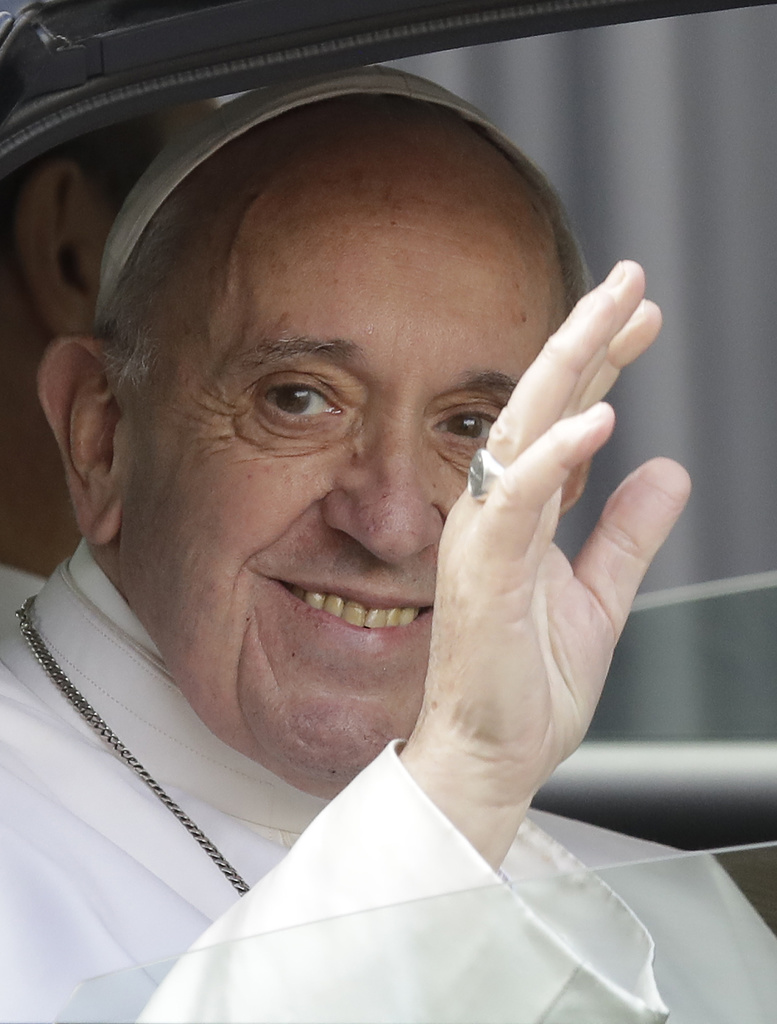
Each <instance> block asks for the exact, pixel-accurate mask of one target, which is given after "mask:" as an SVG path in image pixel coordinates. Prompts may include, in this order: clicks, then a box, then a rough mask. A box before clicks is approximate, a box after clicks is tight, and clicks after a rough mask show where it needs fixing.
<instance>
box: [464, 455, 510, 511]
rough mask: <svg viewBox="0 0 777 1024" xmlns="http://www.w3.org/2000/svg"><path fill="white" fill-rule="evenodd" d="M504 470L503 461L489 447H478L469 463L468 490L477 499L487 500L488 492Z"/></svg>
mask: <svg viewBox="0 0 777 1024" xmlns="http://www.w3.org/2000/svg"><path fill="white" fill-rule="evenodd" d="M504 471H505V468H504V466H503V465H502V463H501V462H499V461H498V460H497V459H495V458H494V456H493V455H492V454H491V452H490V451H489V450H488V449H487V448H478V450H477V451H476V452H475V454H474V455H473V456H472V462H470V464H469V474H468V476H467V490H468V491H469V493H470V494H471V495H472V497H473V498H474V499H475V500H476V501H485V500H486V497H487V496H488V492H489V491H490V490H491V488H492V487H493V485H494V484H495V483H496V481H497V480H498V479H499V477H500V476H501V475H502V474H503V473H504Z"/></svg>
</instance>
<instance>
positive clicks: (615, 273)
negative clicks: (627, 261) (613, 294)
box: [604, 260, 626, 288]
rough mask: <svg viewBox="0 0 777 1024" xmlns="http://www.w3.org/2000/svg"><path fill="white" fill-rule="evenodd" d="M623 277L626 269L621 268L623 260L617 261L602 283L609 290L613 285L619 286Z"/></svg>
mask: <svg viewBox="0 0 777 1024" xmlns="http://www.w3.org/2000/svg"><path fill="white" fill-rule="evenodd" d="M625 276H626V269H625V267H624V266H623V260H619V261H618V262H617V263H616V264H615V266H614V267H613V268H612V270H611V271H610V273H609V274H608V275H607V279H606V280H605V282H604V283H605V284H606V285H608V286H609V287H610V288H613V287H614V286H615V285H618V284H620V283H621V281H622V280H623V278H624V277H625Z"/></svg>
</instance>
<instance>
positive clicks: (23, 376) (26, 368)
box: [0, 104, 209, 623]
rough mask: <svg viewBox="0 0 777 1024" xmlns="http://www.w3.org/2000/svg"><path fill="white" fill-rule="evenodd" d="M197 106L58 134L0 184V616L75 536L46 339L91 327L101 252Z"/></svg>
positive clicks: (5, 618)
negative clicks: (49, 418)
mask: <svg viewBox="0 0 777 1024" xmlns="http://www.w3.org/2000/svg"><path fill="white" fill-rule="evenodd" d="M207 109H209V106H208V105H207V104H192V105H188V106H185V107H178V108H175V109H174V110H171V111H167V112H164V113H159V114H153V115H148V116H145V117H139V118H135V119H134V120H131V121H127V122H125V123H124V124H121V125H114V126H111V127H109V128H102V129H99V130H97V131H94V132H91V133H89V134H88V135H84V136H81V137H80V138H78V139H74V140H73V141H71V142H67V143H64V144H63V145H61V146H58V147H57V148H56V149H54V150H52V151H50V152H49V153H47V154H45V155H44V156H42V157H39V158H38V159H36V160H33V161H31V162H30V163H29V164H27V165H25V166H24V167H22V168H20V169H19V170H18V171H16V172H14V173H13V174H11V175H10V176H9V177H8V178H6V179H4V180H3V181H2V182H0V309H2V314H3V315H2V317H0V351H2V354H3V375H2V380H0V475H1V476H2V479H3V488H2V493H0V621H2V622H4V623H8V622H12V621H13V613H14V612H15V611H16V609H17V608H19V607H21V605H22V603H23V602H24V600H25V598H27V597H29V595H30V594H32V593H35V592H36V591H37V590H39V589H40V587H41V586H42V584H43V580H44V577H45V576H48V575H49V573H50V572H51V571H52V570H53V569H54V568H55V566H56V565H58V564H59V562H61V561H62V559H63V558H65V557H66V556H67V555H68V554H70V552H72V550H73V547H74V546H75V544H76V543H77V541H78V537H79V534H78V528H77V526H76V522H75V519H74V517H73V513H72V509H71V506H70V498H69V496H68V492H67V485H66V483H65V478H64V474H63V472H62V464H61V460H60V458H59V453H58V451H57V447H56V443H55V442H54V439H53V437H52V434H51V431H50V430H49V427H48V424H47V423H46V418H45V416H44V415H43V412H42V410H41V407H40V403H39V402H38V398H37V389H36V375H37V371H38V364H39V363H40V359H41V356H42V355H43V352H44V349H45V347H46V345H47V344H48V343H49V342H50V341H51V339H52V338H55V337H57V336H58V335H62V334H79V333H85V332H88V331H90V330H91V328H92V323H93V320H94V305H95V301H96V299H97V289H98V285H99V277H100V260H101V258H102V252H103V246H104V244H105V239H106V238H107V237H108V231H109V230H110V227H111V224H112V223H113V219H114V217H115V216H116V213H117V211H118V209H119V207H120V206H121V204H122V202H123V201H124V199H125V198H126V196H127V194H128V192H129V191H130V189H131V188H132V186H133V185H134V183H135V182H136V181H137V179H138V177H139V176H140V175H141V173H142V172H143V171H144V170H145V169H146V167H147V166H148V165H149V163H150V162H151V160H152V159H153V158H154V156H156V154H157V153H158V152H159V150H160V149H161V148H162V146H163V145H164V143H165V142H166V141H168V140H169V138H170V136H171V134H172V133H173V132H174V131H176V130H178V129H179V128H182V127H184V125H187V124H189V123H191V121H192V120H193V119H194V118H195V117H196V116H199V115H201V114H202V113H204V112H205V110H207Z"/></svg>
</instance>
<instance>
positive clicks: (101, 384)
mask: <svg viewBox="0 0 777 1024" xmlns="http://www.w3.org/2000/svg"><path fill="white" fill-rule="evenodd" d="M38 396H39V398H40V401H41V405H42V406H43V411H44V412H45V414H46V418H47V419H48V421H49V424H50V426H51V429H52V430H53V431H54V435H55V437H56V439H57V444H58V445H59V450H60V454H61V456H62V461H63V463H64V466H65V473H66V476H67V483H68V488H69V490H70V499H71V501H72V502H73V508H74V510H75V514H76V520H77V522H78V528H79V530H80V531H81V533H82V535H83V536H84V537H86V539H87V540H88V541H89V542H90V543H92V544H96V545H101V544H108V543H109V542H110V541H112V540H114V539H115V538H116V537H117V536H118V533H119V528H120V526H121V509H122V500H121V499H122V495H121V487H120V484H121V479H120V473H119V465H118V460H117V459H116V457H115V456H116V450H115V440H116V430H117V427H118V425H119V421H120V419H121V410H120V408H119V403H118V402H117V400H116V397H115V395H114V394H113V390H112V389H111V386H110V384H109V383H108V379H107V377H106V374H105V365H104V361H103V353H102V344H101V342H99V341H97V340H96V339H94V338H90V337H71V338H58V339H57V340H56V341H54V342H52V343H51V345H49V347H48V348H47V349H46V352H45V354H44V356H43V360H42V361H41V365H40V369H39V370H38Z"/></svg>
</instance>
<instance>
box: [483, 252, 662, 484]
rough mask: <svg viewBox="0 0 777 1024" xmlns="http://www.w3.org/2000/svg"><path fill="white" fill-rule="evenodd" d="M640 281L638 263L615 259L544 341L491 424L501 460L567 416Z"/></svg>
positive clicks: (634, 302)
mask: <svg viewBox="0 0 777 1024" xmlns="http://www.w3.org/2000/svg"><path fill="white" fill-rule="evenodd" d="M644 286H645V278H644V273H643V271H642V268H641V267H639V266H638V264H636V263H632V262H628V261H626V262H623V263H619V264H618V265H617V266H616V267H615V268H614V269H613V271H612V272H611V274H610V275H609V277H608V278H607V279H606V280H605V281H604V282H603V283H602V284H601V285H599V287H598V288H595V289H594V290H593V291H592V292H590V293H589V294H588V295H587V296H585V298H583V299H581V300H580V302H579V303H578V304H577V306H576V307H575V308H574V310H573V311H572V313H571V314H570V315H569V317H568V318H567V319H566V321H565V322H564V323H563V324H562V326H561V327H560V328H559V330H558V331H556V333H555V334H554V335H552V337H551V338H550V339H549V340H548V342H547V343H546V344H545V346H544V347H543V349H542V351H541V352H540V354H539V356H538V357H537V359H535V361H534V362H533V363H532V365H531V366H530V367H529V369H528V370H527V371H526V373H525V374H524V375H523V377H522V378H521V380H520V381H519V382H518V384H517V386H516V388H515V390H514V391H513V394H512V395H511V397H510V400H509V402H508V403H507V405H506V406H505V408H504V409H503V410H502V412H501V413H500V415H499V417H498V418H497V420H496V422H495V423H494V425H493V426H492V428H491V432H490V434H489V439H488V449H489V451H490V452H491V453H492V454H493V455H494V456H495V458H497V459H498V460H499V461H500V462H501V463H502V464H503V465H508V464H509V463H510V462H512V461H513V459H514V458H515V457H516V456H517V455H518V454H519V453H520V452H521V451H523V450H524V449H525V448H527V447H528V446H529V445H530V444H532V443H533V442H534V441H535V440H536V439H537V438H538V437H540V435H542V434H543V433H544V432H545V431H546V430H547V429H548V428H549V427H550V426H551V425H552V424H553V423H554V422H555V421H556V420H557V419H559V418H560V417H561V416H563V415H565V413H566V412H567V411H568V406H569V403H570V401H571V399H572V396H573V395H574V394H575V391H576V389H577V388H579V387H580V382H581V380H583V381H588V380H590V379H592V378H593V377H594V376H595V374H596V372H597V371H598V369H599V368H600V367H601V365H602V364H603V363H604V361H605V359H606V357H607V350H608V346H609V345H610V343H611V342H612V340H613V338H615V337H616V336H617V335H618V333H619V332H620V331H621V330H622V329H623V328H624V327H625V326H626V324H627V323H628V321H629V319H630V318H631V316H632V314H633V313H634V312H635V310H636V308H637V306H638V305H639V303H640V301H641V300H642V297H643V295H644Z"/></svg>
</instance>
